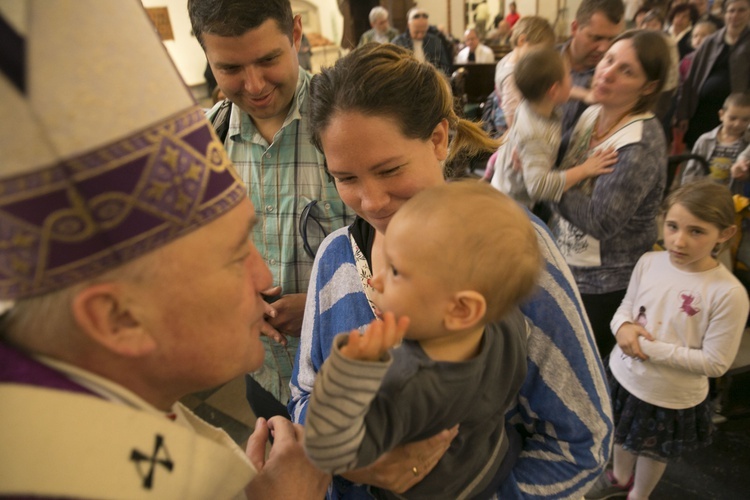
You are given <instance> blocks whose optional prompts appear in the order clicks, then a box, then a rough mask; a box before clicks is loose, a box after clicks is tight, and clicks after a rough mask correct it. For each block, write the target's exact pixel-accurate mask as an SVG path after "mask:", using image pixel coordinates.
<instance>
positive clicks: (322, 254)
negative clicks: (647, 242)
mask: <svg viewBox="0 0 750 500" xmlns="http://www.w3.org/2000/svg"><path fill="white" fill-rule="evenodd" d="M530 217H531V218H532V222H533V223H534V226H535V229H536V232H537V237H538V241H539V244H540V247H541V249H542V252H543V254H544V256H545V257H546V260H547V265H546V270H545V271H544V272H543V273H542V276H541V280H540V284H539V290H538V292H537V293H536V294H535V295H534V297H533V298H532V299H531V300H530V301H529V302H528V303H527V304H525V305H524V306H523V307H522V308H521V310H522V312H523V313H524V315H525V316H526V317H527V318H528V319H529V321H530V323H531V330H530V334H529V338H528V375H527V377H526V379H525V381H524V383H523V386H522V387H521V391H520V394H519V397H518V402H517V404H516V406H515V408H514V409H513V410H511V411H510V412H509V413H508V415H507V420H508V421H509V422H513V423H515V424H517V425H518V426H521V427H522V428H523V429H525V430H526V432H527V433H528V434H529V436H528V437H527V438H526V439H525V441H524V446H523V450H522V452H521V456H520V457H519V460H518V462H517V463H516V465H515V467H514V469H513V472H512V473H511V476H510V477H509V479H508V480H507V481H505V483H504V484H503V486H502V487H501V489H500V490H499V491H498V494H499V496H500V498H513V499H515V498H539V499H541V498H576V497H577V498H580V497H582V496H583V494H584V493H586V491H587V490H588V488H589V487H590V485H591V484H592V482H593V481H594V480H595V479H596V478H597V476H598V475H599V474H600V473H601V471H602V469H603V467H604V465H605V464H606V462H607V460H608V458H609V453H610V446H611V437H612V415H611V406H610V399H609V392H608V388H607V384H606V381H605V378H604V370H603V367H602V362H601V360H600V358H599V356H598V354H596V348H595V344H594V341H593V337H592V335H591V330H590V326H589V323H588V320H587V319H586V316H585V312H584V309H583V306H582V305H581V300H580V296H579V293H578V290H577V288H576V286H575V282H574V280H573V277H572V274H571V272H570V270H569V269H568V266H567V264H566V263H565V260H564V259H563V257H562V255H561V254H560V252H559V250H558V249H557V247H556V246H555V243H554V242H553V240H552V238H551V235H550V233H549V230H548V229H547V227H546V226H544V224H543V223H542V222H541V221H539V219H537V218H536V217H534V216H533V215H530ZM373 319H374V315H373V312H372V309H371V307H370V305H369V303H368V301H367V297H366V295H365V292H364V288H363V283H362V277H361V276H360V274H359V272H358V270H357V267H356V264H355V260H354V255H353V252H352V246H351V243H350V238H349V231H348V228H342V229H340V230H338V231H336V232H334V233H332V234H330V235H329V236H328V238H327V239H326V240H325V241H324V242H323V244H322V245H321V247H320V249H319V250H318V255H317V258H316V261H315V264H314V266H313V271H312V275H311V278H310V288H309V290H308V294H307V304H306V309H305V319H304V322H303V325H302V337H301V339H300V347H299V351H298V353H297V360H296V363H295V367H294V372H293V374H292V382H291V390H292V399H291V401H290V403H289V411H290V413H291V415H292V419H293V420H294V421H295V422H298V423H304V421H305V416H306V411H307V403H308V400H309V397H310V393H311V392H312V388H313V384H314V381H315V376H316V374H317V372H318V370H319V369H320V367H321V366H322V364H323V361H324V360H325V359H326V358H327V357H328V356H329V354H330V351H331V343H332V341H333V337H334V336H335V335H336V334H337V333H340V332H347V331H349V330H351V329H354V328H358V329H363V328H364V327H365V326H366V325H368V324H369V323H370V322H371V321H372V320H373ZM329 497H330V498H333V499H339V498H347V499H350V498H369V497H368V495H367V493H366V489H365V488H364V487H362V486H357V485H352V484H351V483H348V482H347V481H346V480H344V479H343V478H340V477H336V478H334V482H333V484H332V486H331V488H330V489H329Z"/></svg>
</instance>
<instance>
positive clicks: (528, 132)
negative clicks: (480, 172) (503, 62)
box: [491, 48, 617, 208]
mask: <svg viewBox="0 0 750 500" xmlns="http://www.w3.org/2000/svg"><path fill="white" fill-rule="evenodd" d="M568 64H569V63H568V62H567V60H566V59H565V58H563V56H562V55H561V54H560V52H558V51H557V50H555V49H553V48H540V49H534V50H532V51H530V52H528V53H527V54H526V55H525V56H524V57H522V58H521V60H520V61H518V64H516V67H515V71H514V76H515V82H516V85H517V86H518V89H519V90H520V91H521V94H523V97H524V99H525V100H524V101H523V102H521V105H520V106H519V107H518V110H517V111H516V119H515V122H514V123H513V126H512V127H511V128H510V131H509V132H508V134H507V135H506V140H505V142H504V143H503V144H502V145H501V146H500V148H499V149H498V153H497V156H496V159H495V165H494V168H495V173H494V175H493V176H492V181H491V184H492V186H493V187H495V188H496V189H499V190H500V191H502V192H503V193H506V194H508V195H509V196H510V197H511V198H513V199H515V200H516V201H518V202H519V203H523V204H524V205H526V206H527V207H529V208H532V207H533V206H534V204H536V203H537V202H539V201H555V202H557V201H560V198H561V197H562V194H563V192H564V191H566V190H568V189H570V188H571V187H573V186H575V185H576V184H578V183H579V182H581V181H582V180H584V179H587V178H589V177H596V176H598V175H602V174H606V173H609V172H611V171H612V169H610V168H608V167H609V166H610V165H612V164H614V163H616V162H617V153H616V152H614V151H613V150H606V151H604V150H599V151H597V152H595V153H594V154H592V155H591V156H590V157H589V158H588V159H587V160H586V161H585V162H584V163H582V164H581V165H577V166H575V167H572V168H570V169H567V170H553V167H554V164H555V160H556V159H557V153H558V150H559V148H560V142H561V140H562V117H561V116H560V113H559V109H558V107H559V106H560V105H561V104H564V103H565V102H567V101H568V97H569V96H570V89H571V76H570V68H569V67H568ZM514 152H515V153H516V154H517V157H518V158H517V160H516V159H515V158H514ZM516 162H518V163H520V168H518V167H517V166H516V165H514V163H516Z"/></svg>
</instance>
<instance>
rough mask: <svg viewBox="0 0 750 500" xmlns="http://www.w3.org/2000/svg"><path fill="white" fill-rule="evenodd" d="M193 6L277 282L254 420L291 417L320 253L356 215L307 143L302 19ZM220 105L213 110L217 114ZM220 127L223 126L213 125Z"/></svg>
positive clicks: (285, 3)
mask: <svg viewBox="0 0 750 500" xmlns="http://www.w3.org/2000/svg"><path fill="white" fill-rule="evenodd" d="M219 3H220V2H218V1H217V0H191V1H190V2H188V10H189V13H190V19H191V22H192V26H193V32H194V33H195V36H196V37H197V38H198V40H199V42H200V43H201V46H202V47H203V49H204V51H205V53H206V58H207V59H208V62H209V64H210V66H211V69H212V71H213V73H214V75H215V76H216V81H217V83H218V86H219V88H221V90H222V91H223V92H224V94H225V95H226V96H227V97H228V99H229V101H231V107H230V109H229V113H228V131H227V135H226V138H225V139H224V146H225V148H226V150H227V152H228V154H229V157H230V159H231V160H232V161H233V162H234V165H235V167H236V169H237V171H238V172H239V174H240V175H241V176H242V179H243V181H244V182H245V184H246V186H247V188H248V193H249V195H250V199H251V200H252V202H253V205H254V206H255V210H256V217H257V219H258V223H257V224H256V226H255V227H254V228H253V229H252V231H251V237H252V240H253V243H254V244H255V245H256V247H257V248H258V250H259V251H260V253H261V255H262V256H263V258H264V260H265V262H266V264H267V265H268V267H269V268H270V269H271V272H272V274H273V277H274V284H275V286H274V288H273V289H271V290H268V291H267V292H266V293H265V295H266V297H267V298H268V301H269V306H268V308H267V311H266V324H265V325H264V326H263V329H262V333H263V334H264V335H265V337H264V338H263V339H262V340H263V341H264V347H265V349H266V356H265V361H264V365H263V367H262V368H261V369H260V370H259V371H257V372H254V373H252V374H250V375H248V376H247V377H246V379H247V384H248V385H247V396H248V401H249V402H250V406H251V407H252V409H253V411H254V412H255V414H256V415H257V416H263V417H270V416H273V415H278V414H282V415H287V416H288V414H287V411H286V407H285V406H286V404H287V402H288V400H289V379H290V378H291V373H292V364H293V362H294V357H295V353H296V350H297V346H298V344H299V335H300V329H301V326H302V316H303V312H304V306H305V296H306V292H307V284H308V280H309V278H310V271H311V269H312V264H313V258H314V254H315V250H316V249H317V247H318V245H319V244H320V242H321V241H322V239H323V238H324V237H325V235H326V234H328V233H330V232H332V231H333V230H335V229H338V228H340V227H342V226H344V225H346V224H347V223H349V222H351V221H352V220H353V219H354V215H353V213H352V212H351V211H350V210H349V209H348V208H347V207H346V206H345V205H344V203H343V202H342V201H341V200H340V198H339V196H338V193H337V192H336V189H335V186H334V184H333V182H332V180H331V179H330V178H329V177H328V175H327V174H326V172H325V159H324V157H323V155H322V154H321V153H320V152H319V151H318V150H317V149H315V147H314V146H313V145H312V144H311V143H310V134H309V131H308V113H309V106H310V99H309V92H308V87H309V82H310V78H311V76H310V74H308V73H307V72H306V71H304V70H303V69H301V68H300V67H299V61H298V58H297V51H298V49H299V44H300V39H301V37H302V22H301V19H300V16H296V17H295V16H293V14H292V9H291V5H290V2H289V0H273V1H268V0H265V1H260V0H234V1H233V2H231V3H229V4H228V5H227V2H223V3H224V5H223V6H222V7H221V8H219ZM221 106H222V103H218V104H217V105H216V106H214V108H213V109H211V110H210V111H209V117H210V118H214V117H216V115H217V113H218V111H219V109H220V107H221ZM214 125H215V126H217V125H218V124H217V123H214Z"/></svg>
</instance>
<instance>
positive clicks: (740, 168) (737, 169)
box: [731, 160, 750, 181]
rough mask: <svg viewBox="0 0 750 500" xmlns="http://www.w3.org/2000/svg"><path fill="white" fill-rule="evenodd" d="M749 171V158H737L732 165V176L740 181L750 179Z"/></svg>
mask: <svg viewBox="0 0 750 500" xmlns="http://www.w3.org/2000/svg"><path fill="white" fill-rule="evenodd" d="M748 171H750V165H748V162H747V160H737V162H735V164H734V165H732V170H731V172H732V178H733V179H737V180H738V181H746V180H747V179H748V173H749V172H748Z"/></svg>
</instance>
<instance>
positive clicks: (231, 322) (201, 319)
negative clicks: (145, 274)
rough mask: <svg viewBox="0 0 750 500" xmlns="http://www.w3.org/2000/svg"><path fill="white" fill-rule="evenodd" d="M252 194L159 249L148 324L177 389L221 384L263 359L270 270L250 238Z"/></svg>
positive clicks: (164, 376)
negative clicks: (264, 295)
mask: <svg viewBox="0 0 750 500" xmlns="http://www.w3.org/2000/svg"><path fill="white" fill-rule="evenodd" d="M254 222H255V217H254V209H253V205H252V203H251V202H250V200H248V199H245V200H244V201H243V202H242V203H240V204H239V205H238V206H236V207H235V208H233V209H232V210H231V211H229V212H227V213H226V214H224V215H222V216H221V217H219V218H218V219H216V220H214V221H212V222H210V223H208V224H206V225H205V226H203V227H201V228H199V229H197V230H196V231H194V232H192V233H190V234H188V235H186V236H184V237H182V238H180V239H178V240H175V241H174V242H173V243H171V244H169V245H167V246H165V247H164V248H163V249H162V250H160V251H159V252H155V253H154V258H156V259H157V261H156V266H155V269H156V271H155V272H154V275H153V276H152V277H149V279H147V280H145V281H146V282H145V283H144V285H143V287H144V290H143V305H142V307H143V308H144V311H145V312H144V314H143V317H144V318H145V320H144V327H145V328H147V329H148V331H149V332H152V335H153V336H154V337H155V339H156V342H157V345H158V351H157V358H158V359H156V360H155V366H156V367H157V368H156V369H157V370H158V373H159V374H158V375H157V381H158V382H159V383H160V384H162V385H163V386H164V387H170V390H173V391H175V393H176V394H179V393H183V394H188V393H190V392H195V391H197V390H201V389H205V388H209V387H215V386H216V385H219V384H222V383H224V382H226V381H227V380H231V379H232V378H233V377H236V376H238V375H239V374H241V373H245V372H249V371H253V370H257V369H258V368H259V367H260V365H261V364H262V363H263V356H264V352H265V351H264V349H263V345H262V344H261V342H260V329H261V321H262V320H263V314H264V311H265V308H264V305H265V303H264V301H263V298H262V297H261V295H260V292H261V291H263V290H266V289H268V288H270V287H271V285H272V281H273V280H272V277H271V272H270V271H269V269H268V267H267V266H266V264H265V263H264V262H263V259H262V258H261V256H260V254H259V253H258V250H257V249H256V248H255V246H254V245H253V244H252V243H251V242H250V241H249V240H248V235H249V232H250V229H251V228H252V226H253V223H254Z"/></svg>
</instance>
